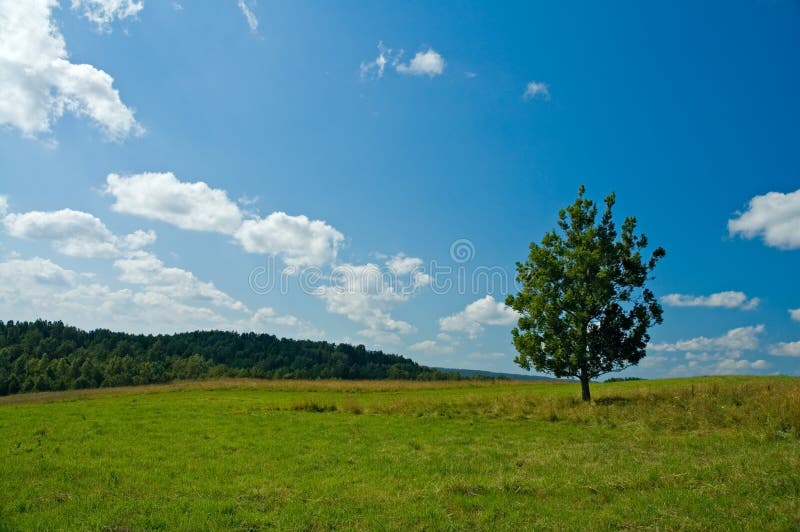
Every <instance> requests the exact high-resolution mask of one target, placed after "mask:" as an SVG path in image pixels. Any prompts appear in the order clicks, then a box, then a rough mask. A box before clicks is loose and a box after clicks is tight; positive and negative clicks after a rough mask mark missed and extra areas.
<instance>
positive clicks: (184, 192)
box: [105, 172, 344, 266]
mask: <svg viewBox="0 0 800 532" xmlns="http://www.w3.org/2000/svg"><path fill="white" fill-rule="evenodd" d="M105 192H106V193H108V194H110V195H112V196H114V199H115V202H114V204H113V205H112V206H111V208H112V209H113V210H115V211H117V212H123V213H127V214H134V215H137V216H142V217H145V218H149V219H154V220H161V221H164V222H167V223H171V224H173V225H176V226H178V227H180V228H182V229H189V230H193V231H213V232H218V233H223V234H227V235H231V236H233V237H234V239H235V240H236V241H237V242H238V243H239V245H241V246H242V248H244V250H245V251H247V252H249V253H269V254H271V255H276V256H280V257H281V258H282V259H283V260H284V262H286V264H288V265H290V266H309V265H314V266H320V265H323V264H328V263H332V262H334V261H335V260H336V255H337V252H338V250H339V247H340V246H341V244H342V242H344V235H342V233H340V232H339V231H337V230H336V229H335V228H333V227H331V226H330V225H328V224H327V223H325V222H324V221H322V220H311V219H309V218H308V217H307V216H304V215H299V216H290V215H288V214H286V213H284V212H273V213H272V214H270V215H268V216H266V217H264V218H248V219H245V214H244V213H243V212H242V211H241V209H240V208H239V206H238V205H237V204H236V202H234V201H232V200H231V199H230V198H229V197H228V194H227V192H225V191H224V190H221V189H216V188H211V187H210V186H208V185H207V184H206V183H204V182H202V181H197V182H184V181H180V180H179V179H178V178H177V177H175V175H174V174H173V173H172V172H147V173H142V174H134V175H129V176H121V175H119V174H109V175H108V177H107V178H106V187H105Z"/></svg>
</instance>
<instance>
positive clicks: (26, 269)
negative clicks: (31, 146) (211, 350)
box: [0, 253, 325, 338]
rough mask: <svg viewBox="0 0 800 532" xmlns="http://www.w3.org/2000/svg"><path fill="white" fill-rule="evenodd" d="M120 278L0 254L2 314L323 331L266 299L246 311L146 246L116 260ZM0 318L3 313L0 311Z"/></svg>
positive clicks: (111, 324) (116, 325) (96, 322)
mask: <svg viewBox="0 0 800 532" xmlns="http://www.w3.org/2000/svg"><path fill="white" fill-rule="evenodd" d="M115 266H116V269H117V270H118V271H119V272H120V280H121V281H122V282H124V283H127V284H129V285H131V286H130V287H126V288H121V289H119V288H112V287H110V286H108V285H107V284H103V283H98V282H95V281H94V277H95V276H94V275H93V274H87V273H78V272H76V271H73V270H69V269H66V268H63V267H62V266H59V265H57V264H55V263H53V262H52V261H51V260H49V259H43V258H38V257H36V258H32V259H19V258H15V259H10V260H6V261H2V262H0V308H2V309H3V312H4V313H7V316H6V318H13V319H19V320H26V319H27V320H33V319H37V318H44V319H51V320H63V321H65V322H67V323H70V324H72V325H75V326H78V327H82V328H85V329H95V328H98V327H103V328H108V329H113V330H124V331H129V332H140V333H174V332H181V331H192V330H198V329H220V330H238V331H253V332H259V333H261V332H264V333H270V334H276V333H281V335H283V336H291V337H299V338H323V337H325V333H324V331H321V330H319V329H317V328H315V327H313V326H312V325H311V324H309V323H308V322H306V321H303V320H301V319H299V318H297V317H295V316H292V315H289V314H280V313H278V312H277V311H275V310H274V309H273V308H271V307H262V308H260V309H258V310H257V311H256V312H253V313H250V312H249V311H248V310H247V308H246V307H245V306H244V305H243V304H242V303H240V302H238V301H236V300H235V299H233V298H231V297H230V296H229V295H227V294H225V293H224V292H222V291H220V290H219V289H217V288H216V287H214V285H213V284H212V283H208V282H204V281H201V280H199V279H197V278H196V277H195V276H194V274H192V273H191V272H188V271H186V270H182V269H180V268H171V267H167V266H165V265H164V264H163V263H162V262H161V261H160V259H158V258H157V257H155V256H152V255H150V254H143V253H142V254H138V255H136V256H134V257H131V258H128V259H125V260H124V261H118V262H116V263H115ZM0 318H2V316H0Z"/></svg>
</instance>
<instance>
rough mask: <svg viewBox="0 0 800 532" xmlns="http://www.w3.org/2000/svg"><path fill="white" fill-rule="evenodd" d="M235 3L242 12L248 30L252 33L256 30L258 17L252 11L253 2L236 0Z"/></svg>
mask: <svg viewBox="0 0 800 532" xmlns="http://www.w3.org/2000/svg"><path fill="white" fill-rule="evenodd" d="M236 5H238V6H239V9H241V10H242V14H243V15H244V18H245V19H246V20H247V25H248V26H249V27H250V31H252V32H253V33H256V32H258V17H256V15H255V13H253V7H254V6H255V4H254V3H253V4H252V5H248V3H247V2H246V1H245V0H236Z"/></svg>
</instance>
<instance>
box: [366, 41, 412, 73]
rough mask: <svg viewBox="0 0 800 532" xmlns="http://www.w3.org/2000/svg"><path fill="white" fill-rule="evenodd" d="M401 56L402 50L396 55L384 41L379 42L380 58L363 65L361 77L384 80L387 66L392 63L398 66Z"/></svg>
mask: <svg viewBox="0 0 800 532" xmlns="http://www.w3.org/2000/svg"><path fill="white" fill-rule="evenodd" d="M401 55H403V51H402V50H400V51H399V52H397V53H394V52H393V51H392V49H391V48H387V47H386V46H385V45H384V44H383V41H380V42H378V57H376V58H375V59H374V60H373V61H370V62H362V63H361V77H362V78H367V77H372V78H375V79H380V78H382V77H383V72H384V70H385V69H386V65H387V64H390V63H391V64H392V65H397V62H398V61H399V60H400V56H401Z"/></svg>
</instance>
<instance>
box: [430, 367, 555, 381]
mask: <svg viewBox="0 0 800 532" xmlns="http://www.w3.org/2000/svg"><path fill="white" fill-rule="evenodd" d="M432 369H435V370H438V371H441V372H443V373H456V374H459V375H462V376H464V377H486V378H488V379H510V380H515V381H562V382H563V381H568V379H555V378H553V377H542V376H540V375H525V374H522V373H498V372H495V371H484V370H482V369H455V368H432Z"/></svg>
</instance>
